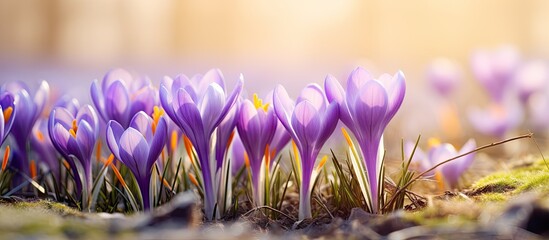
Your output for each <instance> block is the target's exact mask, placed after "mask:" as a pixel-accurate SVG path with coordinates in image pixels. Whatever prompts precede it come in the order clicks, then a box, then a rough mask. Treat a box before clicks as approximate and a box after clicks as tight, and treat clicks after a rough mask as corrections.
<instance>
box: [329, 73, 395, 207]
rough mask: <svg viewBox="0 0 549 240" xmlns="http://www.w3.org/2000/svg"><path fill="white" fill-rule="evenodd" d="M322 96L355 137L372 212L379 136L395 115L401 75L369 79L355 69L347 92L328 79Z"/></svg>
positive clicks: (380, 150) (375, 202)
mask: <svg viewBox="0 0 549 240" xmlns="http://www.w3.org/2000/svg"><path fill="white" fill-rule="evenodd" d="M325 88H326V96H327V97H328V99H329V100H330V101H336V102H338V103H339V110H340V117H341V121H342V122H343V123H344V124H345V125H346V126H347V127H348V128H349V129H350V130H351V132H353V134H354V135H355V137H356V139H357V141H358V144H359V146H360V149H361V151H362V157H363V160H364V164H365V166H366V171H367V175H368V181H369V185H370V188H369V189H370V196H371V198H372V203H371V204H372V205H373V206H372V208H371V209H372V210H373V211H374V212H376V211H377V209H378V207H379V206H378V196H377V195H378V186H379V185H380V184H379V183H378V179H379V172H380V169H381V158H382V157H383V156H382V155H383V154H382V153H383V150H384V149H383V142H382V135H383V132H384V131H385V127H386V126H387V124H389V121H391V119H392V118H393V116H394V115H395V114H396V113H397V111H398V109H399V108H400V105H401V104H402V101H403V100H404V94H405V92H406V84H405V78H404V74H403V73H402V72H398V73H396V74H395V75H393V76H391V75H388V74H384V75H381V76H380V77H379V78H378V79H374V78H372V76H371V75H370V73H368V71H366V70H364V69H363V68H357V69H355V70H354V71H353V72H352V73H351V75H350V76H349V79H348V80H347V91H346V92H345V91H344V90H343V87H342V86H341V85H340V84H339V82H338V81H337V80H336V79H335V78H333V77H332V76H328V77H327V78H326V81H325Z"/></svg>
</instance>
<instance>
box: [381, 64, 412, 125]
mask: <svg viewBox="0 0 549 240" xmlns="http://www.w3.org/2000/svg"><path fill="white" fill-rule="evenodd" d="M380 81H381V82H382V83H383V86H384V87H385V89H386V90H387V97H388V100H389V105H388V108H387V113H386V115H385V121H386V122H389V121H390V120H391V119H392V118H393V116H394V115H395V114H396V113H397V111H398V109H399V108H400V105H402V102H403V101H404V94H405V93H406V83H405V77H404V73H402V72H401V71H399V72H398V73H397V74H395V75H394V76H393V77H390V76H389V75H387V77H386V78H380Z"/></svg>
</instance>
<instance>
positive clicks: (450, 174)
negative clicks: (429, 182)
mask: <svg viewBox="0 0 549 240" xmlns="http://www.w3.org/2000/svg"><path fill="white" fill-rule="evenodd" d="M476 147H477V144H476V142H475V140H474V139H469V140H468V141H467V142H466V143H465V144H464V145H463V147H462V148H461V150H459V151H457V150H456V149H455V147H454V146H453V145H452V144H449V143H443V144H440V143H438V144H434V145H433V146H432V147H431V148H430V149H429V151H428V153H427V154H425V152H423V151H422V150H421V149H420V148H417V149H416V151H415V153H414V156H413V158H412V161H414V162H416V163H418V164H419V168H420V170H421V171H427V170H428V169H430V168H432V167H434V166H435V165H437V164H439V163H441V162H443V161H446V160H448V159H450V158H453V157H456V156H459V155H461V154H464V153H467V152H470V151H472V150H474V149H475V148H476ZM413 149H414V144H413V143H410V142H408V143H406V146H405V148H404V154H405V156H410V155H411V154H412V151H413ZM474 158H475V153H471V154H468V155H466V156H463V157H460V158H458V159H455V160H452V161H450V162H447V163H445V164H443V165H441V166H440V167H438V168H437V169H435V170H434V172H433V173H431V175H435V176H436V174H437V173H440V174H441V175H442V178H443V180H442V179H440V180H442V181H445V183H446V184H448V185H449V187H450V188H451V189H454V188H456V187H457V186H458V182H459V178H460V177H461V175H462V174H463V173H464V172H465V171H466V170H467V169H468V168H469V167H470V166H471V163H472V162H473V160H474ZM441 184H442V182H441ZM442 185H443V184H442Z"/></svg>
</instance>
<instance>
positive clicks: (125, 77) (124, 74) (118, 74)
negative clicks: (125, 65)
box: [101, 68, 133, 92]
mask: <svg viewBox="0 0 549 240" xmlns="http://www.w3.org/2000/svg"><path fill="white" fill-rule="evenodd" d="M132 79H133V77H132V75H131V74H130V73H129V72H128V71H126V70H124V69H121V68H115V69H112V70H110V71H109V72H107V74H105V76H104V77H103V81H102V82H101V88H102V89H103V91H104V92H105V91H107V90H108V89H109V87H110V86H111V84H113V83H115V82H117V81H119V82H121V83H122V84H124V85H125V83H129V82H131V81H132Z"/></svg>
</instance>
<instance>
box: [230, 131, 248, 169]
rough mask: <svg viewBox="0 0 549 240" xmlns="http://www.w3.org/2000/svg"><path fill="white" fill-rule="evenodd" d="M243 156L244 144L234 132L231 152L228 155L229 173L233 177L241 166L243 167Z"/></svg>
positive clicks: (244, 151) (244, 152)
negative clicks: (229, 160) (229, 159)
mask: <svg viewBox="0 0 549 240" xmlns="http://www.w3.org/2000/svg"><path fill="white" fill-rule="evenodd" d="M245 154H246V149H245V148H244V144H243V143H242V140H241V139H240V135H238V132H236V133H235V135H234V138H233V143H232V144H231V151H230V153H229V155H230V158H231V173H232V175H233V176H234V175H236V174H237V173H238V171H240V169H241V168H242V166H244V164H245V160H244V158H245V156H244V155H245Z"/></svg>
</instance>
